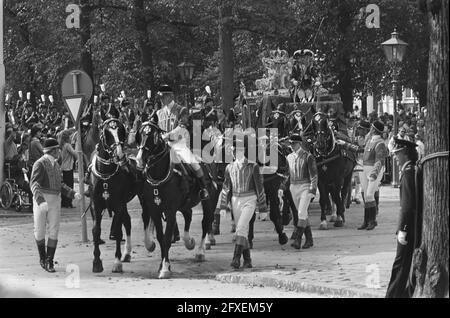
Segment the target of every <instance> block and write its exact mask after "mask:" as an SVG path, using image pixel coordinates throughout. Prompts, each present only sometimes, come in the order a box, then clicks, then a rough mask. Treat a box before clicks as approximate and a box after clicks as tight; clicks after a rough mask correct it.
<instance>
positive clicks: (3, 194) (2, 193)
mask: <svg viewBox="0 0 450 318" xmlns="http://www.w3.org/2000/svg"><path fill="white" fill-rule="evenodd" d="M5 167H6V168H7V172H8V178H7V179H6V180H5V182H3V184H2V186H1V187H0V206H1V207H2V208H3V209H5V210H6V209H9V208H11V207H13V208H14V209H15V210H16V211H17V212H20V211H22V209H23V208H29V207H31V206H32V203H31V202H30V201H31V200H30V199H31V198H30V196H29V194H28V193H27V191H25V190H24V189H23V188H22V187H20V186H19V185H18V184H17V182H16V180H15V179H13V178H11V164H10V163H5ZM21 171H22V173H23V176H24V180H25V183H26V184H28V185H29V184H30V182H29V180H28V176H27V170H26V169H24V168H22V169H21Z"/></svg>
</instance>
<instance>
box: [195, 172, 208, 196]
mask: <svg viewBox="0 0 450 318" xmlns="http://www.w3.org/2000/svg"><path fill="white" fill-rule="evenodd" d="M195 176H196V177H197V180H198V182H199V185H200V200H202V201H204V200H208V199H209V193H208V185H207V183H206V178H205V175H204V174H203V170H202V169H201V168H200V169H199V170H196V171H195Z"/></svg>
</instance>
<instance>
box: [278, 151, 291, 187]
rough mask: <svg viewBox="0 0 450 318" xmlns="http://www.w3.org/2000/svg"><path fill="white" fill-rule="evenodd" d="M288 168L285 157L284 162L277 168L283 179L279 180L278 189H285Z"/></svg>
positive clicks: (288, 176) (288, 175)
mask: <svg viewBox="0 0 450 318" xmlns="http://www.w3.org/2000/svg"><path fill="white" fill-rule="evenodd" d="M289 169H290V168H289V160H288V159H287V158H286V164H285V165H284V166H282V167H280V169H279V174H281V175H282V178H283V180H281V184H280V189H281V190H283V191H286V189H287V187H288V184H289V181H290V172H289Z"/></svg>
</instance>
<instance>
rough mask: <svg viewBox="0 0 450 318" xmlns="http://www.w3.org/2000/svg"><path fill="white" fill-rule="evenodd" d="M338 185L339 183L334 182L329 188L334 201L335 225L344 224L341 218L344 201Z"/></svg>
mask: <svg viewBox="0 0 450 318" xmlns="http://www.w3.org/2000/svg"><path fill="white" fill-rule="evenodd" d="M340 185H341V184H338V185H336V184H334V185H333V187H332V188H331V197H332V198H333V201H334V203H336V213H337V219H336V222H334V226H335V227H342V226H343V225H344V222H343V219H342V214H343V211H344V201H343V200H342V198H341V191H340Z"/></svg>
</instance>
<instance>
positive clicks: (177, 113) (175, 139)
mask: <svg viewBox="0 0 450 318" xmlns="http://www.w3.org/2000/svg"><path fill="white" fill-rule="evenodd" d="M159 94H160V95H161V102H162V105H163V107H162V108H161V109H160V110H158V111H157V112H156V116H157V119H158V126H159V127H160V128H161V129H162V130H164V131H165V132H166V133H165V134H164V136H163V139H164V140H168V141H169V143H170V145H171V147H172V150H173V151H174V152H175V153H176V156H177V157H178V158H179V159H181V161H183V162H184V163H186V164H188V165H190V166H191V167H192V169H193V170H194V171H195V176H196V178H197V180H198V181H199V185H200V189H201V190H200V199H201V200H206V199H208V190H207V184H206V180H205V176H204V174H203V170H202V168H201V167H200V164H199V163H198V160H197V159H196V158H195V157H194V155H193V154H192V152H191V151H190V150H189V148H188V147H187V145H186V140H184V138H183V135H185V129H186V126H187V119H188V118H187V116H182V112H181V110H182V107H181V106H180V105H178V104H176V103H175V101H174V94H173V91H172V88H171V87H170V86H168V85H163V86H161V87H160V89H159ZM180 137H181V138H180Z"/></svg>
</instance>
